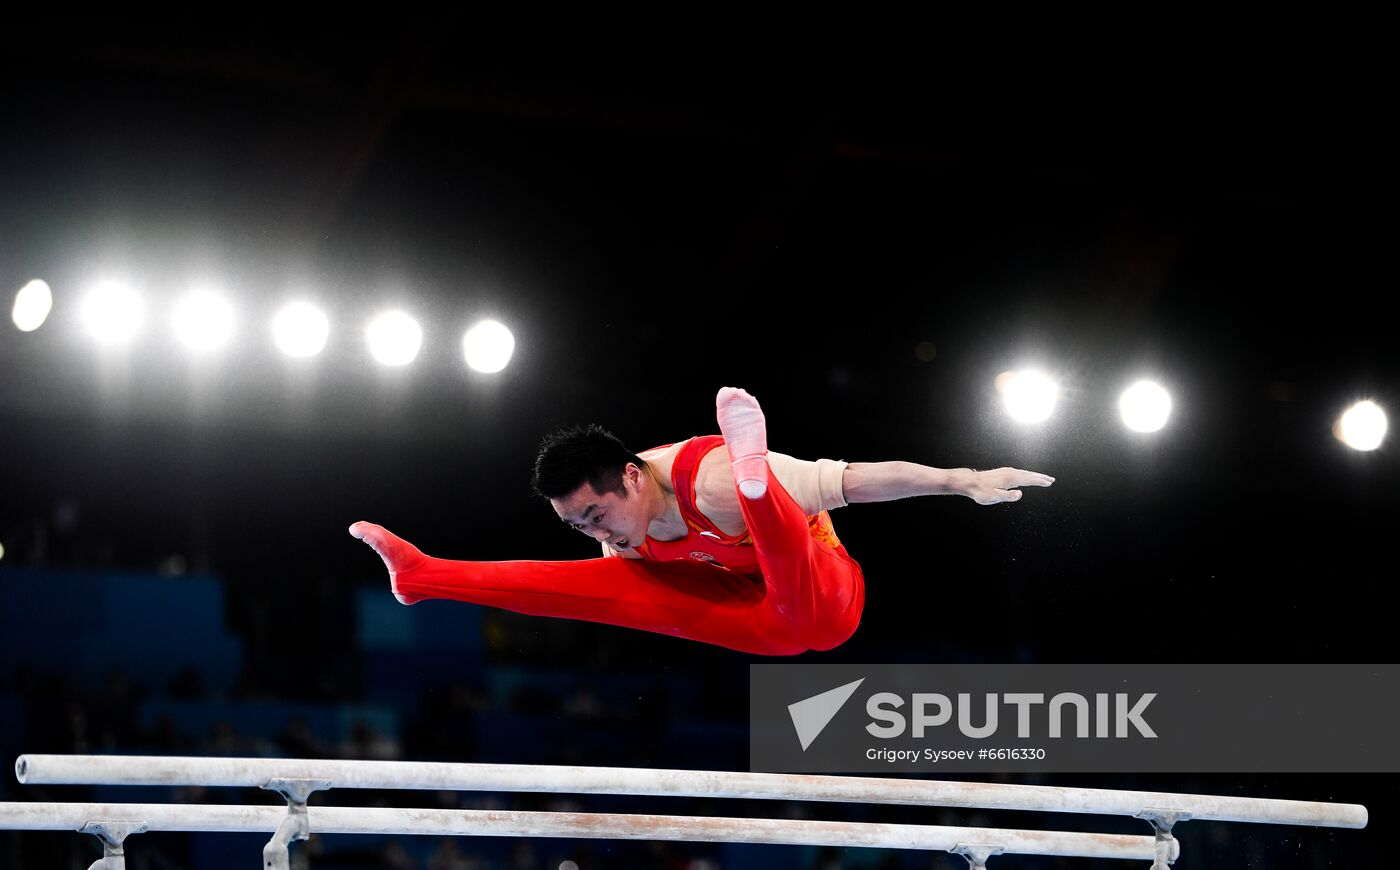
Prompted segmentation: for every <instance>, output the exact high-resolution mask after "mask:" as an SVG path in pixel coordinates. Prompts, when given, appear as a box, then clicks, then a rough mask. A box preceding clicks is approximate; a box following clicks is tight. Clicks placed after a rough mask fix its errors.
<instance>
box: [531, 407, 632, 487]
mask: <svg viewBox="0 0 1400 870" xmlns="http://www.w3.org/2000/svg"><path fill="white" fill-rule="evenodd" d="M629 462H632V463H635V464H636V465H637V466H638V467H639V468H645V467H646V463H644V462H643V461H642V460H641V458H639V457H638V456H637V455H636V454H635V453H633V452H632V451H630V450H628V449H627V447H626V445H624V444H623V443H622V442H621V441H620V440H618V438H617V436H616V435H614V434H612V433H611V432H609V431H608V430H606V429H604V428H603V427H602V426H599V425H597V424H594V423H589V424H588V425H587V426H571V427H568V428H562V429H556V430H554V431H553V432H551V433H549V434H548V435H546V436H544V440H543V441H541V442H540V452H539V453H538V454H537V455H536V456H535V474H534V479H533V485H534V488H535V494H536V495H540V496H543V497H545V498H562V497H563V496H566V495H568V494H569V493H571V492H573V491H574V490H576V489H578V488H579V487H581V486H583V485H584V484H585V483H587V484H591V485H592V486H593V489H594V490H595V491H597V492H598V493H599V494H600V495H601V494H603V493H608V492H616V493H621V492H623V488H622V471H623V469H624V468H626V467H627V463H629Z"/></svg>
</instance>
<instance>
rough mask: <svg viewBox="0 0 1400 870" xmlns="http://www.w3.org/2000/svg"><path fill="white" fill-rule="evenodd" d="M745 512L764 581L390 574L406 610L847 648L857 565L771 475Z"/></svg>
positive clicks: (585, 570) (685, 564) (485, 566)
mask: <svg viewBox="0 0 1400 870" xmlns="http://www.w3.org/2000/svg"><path fill="white" fill-rule="evenodd" d="M739 505H740V509H741V510H742V512H743V516H744V523H745V525H747V526H748V530H749V535H750V537H751V538H752V540H753V546H754V548H755V549H756V550H757V554H758V562H759V566H760V568H761V569H762V572H763V577H762V578H761V580H759V579H751V578H748V577H745V576H742V575H739V574H735V573H733V572H732V571H727V570H725V569H723V568H719V567H716V566H714V565H710V564H707V563H705V562H698V561H691V560H687V559H681V560H674V561H651V560H646V559H623V558H616V557H613V558H598V559H585V560H581V561H574V562H461V561H456V560H450V559H435V558H433V557H431V556H424V557H422V558H423V561H422V562H421V563H420V564H417V565H416V566H414V567H412V568H410V569H408V570H403V571H399V572H397V573H396V574H394V575H393V579H392V584H393V589H394V593H395V594H396V595H398V596H399V597H400V599H401V600H403V601H406V602H408V603H412V602H415V601H419V600H422V599H426V598H449V599H452V600H455V601H466V602H469V603H471V604H482V605H488V606H491V607H500V608H504V609H506V610H512V611H515V612H516V613H524V614H528V615H530V616H555V617H562V618H564V619H582V620H586V621H588V622H601V623H606V624H608V625H620V626H625V627H627V628H638V629H641V630H643V631H653V632H657V633H659V634H670V635H675V636H677V637H684V638H689V639H690V640H697V641H700V642H702V643H711V644H715V645H717V646H723V647H728V648H729V649H733V650H738V651H740V652H747V653H754V654H757V655H796V654H797V653H801V652H805V651H807V650H809V649H810V650H826V649H831V648H832V647H835V646H837V645H839V644H840V643H842V642H843V641H845V640H846V639H847V638H849V637H850V636H851V634H853V633H854V632H855V630H856V626H857V625H858V624H859V622H860V614H861V610H862V608H863V607H864V604H865V582H864V578H863V576H862V574H861V570H860V566H859V565H858V564H856V561H855V560H854V559H852V558H851V557H850V556H849V555H848V554H847V553H846V552H845V549H844V548H841V547H839V546H837V547H832V546H831V545H829V544H826V543H823V542H821V541H818V540H817V539H815V538H813V537H812V535H811V534H810V533H809V529H808V523H807V517H806V515H805V514H804V513H803V512H802V508H801V507H799V506H798V504H797V503H796V502H795V501H793V499H792V496H790V495H789V494H788V493H787V491H786V490H784V489H783V487H782V485H781V484H779V483H778V480H777V478H776V477H774V476H773V474H772V472H771V471H770V472H769V474H768V492H767V493H766V494H765V495H764V496H763V497H762V498H759V499H748V498H745V497H743V496H742V495H741V496H740V497H739ZM415 552H416V551H415ZM415 561H416V560H415Z"/></svg>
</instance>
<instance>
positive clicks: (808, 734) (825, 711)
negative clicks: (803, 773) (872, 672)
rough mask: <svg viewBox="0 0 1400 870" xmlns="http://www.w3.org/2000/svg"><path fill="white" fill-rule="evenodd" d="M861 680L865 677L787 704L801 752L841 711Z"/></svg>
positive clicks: (805, 749) (858, 686) (863, 680)
mask: <svg viewBox="0 0 1400 870" xmlns="http://www.w3.org/2000/svg"><path fill="white" fill-rule="evenodd" d="M863 682H865V677H861V678H860V679H859V680H856V681H855V682H854V683H847V684H846V685H844V686H837V687H836V688H834V689H831V690H830V691H826V692H822V693H821V694H820V695H813V696H812V697H810V698H807V699H805V700H802V701H798V702H797V703H795V704H788V715H789V716H791V717H792V727H793V728H795V729H796V730H797V739H798V740H799V741H801V743H802V751H803V752H806V751H807V747H808V746H811V745H812V741H813V740H816V739H817V736H818V735H820V734H821V733H822V729H824V728H826V726H827V725H828V724H829V723H830V722H831V720H832V718H834V717H835V716H836V714H837V713H839V712H841V708H842V707H844V706H845V705H846V702H847V701H849V700H850V699H851V695H854V694H855V691H856V689H858V688H860V684H861V683H863Z"/></svg>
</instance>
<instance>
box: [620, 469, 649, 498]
mask: <svg viewBox="0 0 1400 870" xmlns="http://www.w3.org/2000/svg"><path fill="white" fill-rule="evenodd" d="M645 479H646V472H644V471H642V469H641V467H640V466H638V465H637V463H635V462H629V463H627V464H626V465H624V466H623V467H622V487H623V489H624V490H626V492H627V494H628V495H629V496H630V495H634V494H636V493H639V492H641V491H642V483H643V482H644V481H645Z"/></svg>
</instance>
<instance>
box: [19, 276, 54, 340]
mask: <svg viewBox="0 0 1400 870" xmlns="http://www.w3.org/2000/svg"><path fill="white" fill-rule="evenodd" d="M52 310H53V293H52V292H50V291H49V285H48V284H46V283H44V282H43V281H38V280H35V281H30V282H29V283H28V284H25V285H24V286H23V287H21V288H20V290H19V292H18V293H16V294H15V307H14V310H13V311H11V312H10V317H11V319H13V320H14V322H15V326H18V327H19V331H20V332H33V331H34V330H36V329H38V328H39V327H41V326H43V325H44V321H45V320H48V319H49V312H50V311H52Z"/></svg>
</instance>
